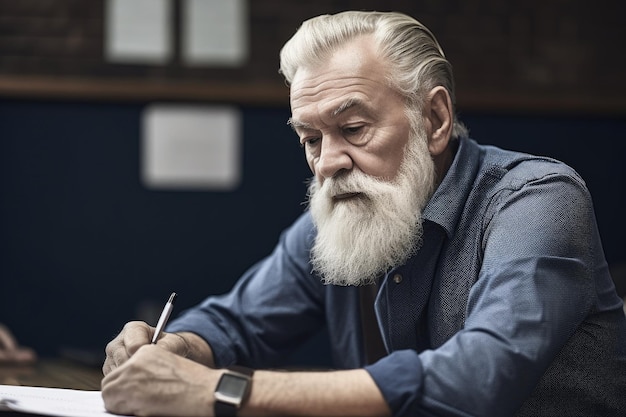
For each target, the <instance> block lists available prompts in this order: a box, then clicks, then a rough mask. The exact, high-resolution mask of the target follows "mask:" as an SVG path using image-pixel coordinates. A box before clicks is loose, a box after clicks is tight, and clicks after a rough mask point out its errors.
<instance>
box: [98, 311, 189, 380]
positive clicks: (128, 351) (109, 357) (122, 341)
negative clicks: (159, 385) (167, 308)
mask: <svg viewBox="0 0 626 417" xmlns="http://www.w3.org/2000/svg"><path fill="white" fill-rule="evenodd" d="M153 334H154V327H151V326H149V325H147V324H146V323H144V322H141V321H131V322H129V323H127V324H126V325H125V326H124V328H123V329H122V331H121V332H120V334H119V335H117V337H116V338H115V339H113V340H112V341H110V342H109V344H108V345H107V346H106V349H105V352H106V359H105V361H104V365H103V366H102V372H103V373H104V375H107V374H109V373H110V372H111V371H113V370H114V369H115V368H117V367H119V366H121V365H123V364H124V363H126V362H127V361H128V360H129V359H130V358H131V357H132V356H133V355H134V354H135V353H136V352H137V351H138V350H139V348H141V347H142V346H145V345H148V344H150V341H151V339H152V335H153ZM157 344H158V346H159V348H161V349H164V350H166V351H169V352H173V353H175V354H177V355H180V356H182V357H188V356H189V355H190V347H189V344H188V343H187V341H186V339H185V338H184V337H183V336H181V335H179V334H176V333H163V334H162V335H161V337H160V338H159V340H158V341H157Z"/></svg>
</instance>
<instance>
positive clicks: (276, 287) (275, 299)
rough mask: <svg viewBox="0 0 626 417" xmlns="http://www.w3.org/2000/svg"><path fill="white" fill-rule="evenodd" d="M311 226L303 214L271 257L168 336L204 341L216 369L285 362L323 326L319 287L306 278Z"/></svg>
mask: <svg viewBox="0 0 626 417" xmlns="http://www.w3.org/2000/svg"><path fill="white" fill-rule="evenodd" d="M312 228H313V226H312V223H311V220H310V218H309V216H308V215H306V214H305V215H303V216H302V217H301V218H300V219H299V220H298V221H296V223H294V225H293V226H292V227H290V228H289V229H287V230H286V231H285V232H283V234H282V235H281V237H280V240H279V242H278V245H277V246H276V248H275V249H274V251H273V253H272V254H271V255H270V256H268V257H267V258H265V259H264V260H262V261H261V262H259V263H257V264H256V265H254V266H253V267H252V268H250V269H249V270H248V271H247V272H246V273H245V274H244V276H243V277H242V278H241V279H240V280H239V281H238V282H237V284H236V285H235V287H234V288H233V289H232V290H231V291H230V292H229V293H228V294H226V295H221V296H214V297H209V298H207V299H206V300H204V301H203V302H202V303H201V304H199V305H198V306H196V307H193V308H191V309H189V310H187V311H185V312H183V313H182V314H181V315H180V316H179V317H178V318H177V319H176V320H174V321H172V322H171V323H170V325H169V326H168V327H167V330H168V331H171V332H180V331H189V332H193V333H196V334H198V335H199V336H201V337H202V338H203V339H205V340H206V341H207V342H208V343H209V345H210V346H211V349H212V350H213V354H214V357H215V362H216V365H217V366H219V367H224V366H228V365H231V364H234V363H238V364H241V365H246V366H254V367H268V366H273V365H276V364H279V363H281V362H284V359H285V357H286V355H288V354H289V353H291V352H292V351H293V350H294V349H296V348H297V347H298V346H300V345H301V344H302V343H303V342H304V341H305V340H306V339H307V338H308V337H309V336H310V335H312V334H314V333H315V332H317V331H318V330H319V329H321V327H322V326H323V324H324V314H323V306H322V303H323V287H322V285H321V284H320V283H319V280H315V279H314V278H312V276H311V273H310V266H309V263H308V260H309V248H310V243H311V239H312V233H313V229H312Z"/></svg>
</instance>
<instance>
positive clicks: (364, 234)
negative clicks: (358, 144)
mask: <svg viewBox="0 0 626 417" xmlns="http://www.w3.org/2000/svg"><path fill="white" fill-rule="evenodd" d="M411 136H412V137H410V138H409V143H408V145H407V147H406V149H405V155H404V158H403V162H402V164H401V166H400V169H399V171H398V174H397V176H396V178H395V180H394V181H384V180H380V179H378V178H375V177H372V176H370V175H366V174H364V173H362V172H361V171H358V170H352V171H349V172H348V173H346V174H343V175H339V176H337V177H333V178H328V179H325V180H324V183H323V184H322V186H321V187H320V186H319V183H318V182H317V180H315V179H313V180H312V182H311V184H310V185H309V208H310V211H311V216H312V218H313V221H314V223H315V225H316V227H317V235H316V238H315V243H314V245H313V248H312V250H311V262H312V265H313V271H314V272H316V273H317V274H319V276H320V277H321V279H322V281H323V282H324V283H325V284H333V285H366V284H371V283H374V282H375V281H376V279H377V278H378V277H379V276H380V275H381V274H383V273H384V272H385V271H387V270H388V269H390V268H393V267H395V266H398V265H401V264H403V263H404V262H405V261H406V260H407V259H408V258H409V257H410V256H411V255H413V254H414V253H415V251H417V249H419V247H420V246H421V238H422V233H423V228H422V210H423V209H424V207H425V206H426V203H427V202H428V200H429V199H430V197H431V195H432V192H433V190H434V184H435V165H434V162H433V160H432V158H431V156H430V153H429V152H428V146H427V141H426V137H425V132H423V129H419V131H418V132H417V134H414V135H411ZM342 193H360V195H359V196H357V197H352V198H349V199H345V200H333V198H332V197H333V196H335V195H338V194H342Z"/></svg>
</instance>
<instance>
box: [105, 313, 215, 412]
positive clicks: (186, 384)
mask: <svg viewBox="0 0 626 417" xmlns="http://www.w3.org/2000/svg"><path fill="white" fill-rule="evenodd" d="M142 329H143V330H142ZM149 331H150V329H149V328H148V327H147V326H140V325H138V324H137V323H129V324H128V325H127V326H126V327H125V329H124V331H123V332H122V333H126V335H124V336H122V335H120V336H121V338H120V336H118V338H116V339H115V340H114V341H113V342H111V343H110V344H109V345H111V344H114V346H113V347H112V350H116V351H117V350H127V349H135V350H134V351H132V353H131V354H130V355H126V354H120V355H118V359H119V360H120V362H115V365H114V366H113V365H112V366H109V368H108V371H107V372H106V374H107V375H106V376H105V377H104V379H103V380H102V398H103V400H104V405H105V407H106V409H107V410H108V411H110V412H113V413H116V414H132V415H144V416H157V415H160V416H177V415H185V416H210V415H213V396H212V395H211V393H212V392H213V391H214V390H215V386H216V385H217V381H218V379H219V377H220V375H221V374H222V372H223V371H219V370H214V369H211V368H209V367H206V366H203V365H201V364H198V363H196V362H193V361H191V360H189V359H185V358H183V357H181V356H179V355H177V354H174V353H172V352H168V351H167V350H165V349H163V348H162V347H161V346H160V344H161V342H159V346H155V345H151V344H149V343H146V340H148V339H149V336H151V334H150V333H149ZM142 332H143V333H142ZM131 333H132V336H131ZM126 338H128V339H129V340H128V342H127V343H128V344H126ZM135 338H137V339H135ZM118 339H120V340H118ZM139 339H141V340H143V342H144V343H143V345H142V346H141V347H136V343H138V341H139ZM120 345H122V346H120ZM115 346H120V347H119V348H116V347H115ZM123 346H125V348H124V347H123ZM108 350H109V347H107V352H108ZM107 361H109V357H107ZM112 361H113V359H111V360H110V361H109V362H110V363H111V364H112V363H113V362H112Z"/></svg>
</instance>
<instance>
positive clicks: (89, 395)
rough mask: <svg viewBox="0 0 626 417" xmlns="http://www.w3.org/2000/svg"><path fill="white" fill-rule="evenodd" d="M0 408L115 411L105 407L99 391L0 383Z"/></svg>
mask: <svg viewBox="0 0 626 417" xmlns="http://www.w3.org/2000/svg"><path fill="white" fill-rule="evenodd" d="M0 410H4V411H19V412H23V413H33V414H41V415H46V416H62V417H103V416H116V415H117V414H112V413H109V412H107V411H106V409H105V408H104V402H103V401H102V393H101V392H100V391H82V390H74V389H61V388H43V387H24V386H13V385H0ZM0 416H1V414H0Z"/></svg>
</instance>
